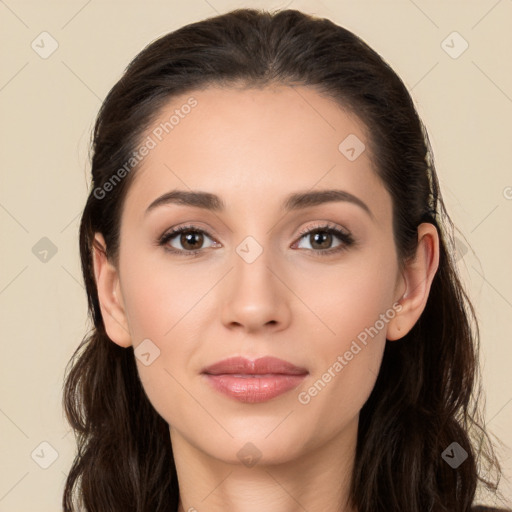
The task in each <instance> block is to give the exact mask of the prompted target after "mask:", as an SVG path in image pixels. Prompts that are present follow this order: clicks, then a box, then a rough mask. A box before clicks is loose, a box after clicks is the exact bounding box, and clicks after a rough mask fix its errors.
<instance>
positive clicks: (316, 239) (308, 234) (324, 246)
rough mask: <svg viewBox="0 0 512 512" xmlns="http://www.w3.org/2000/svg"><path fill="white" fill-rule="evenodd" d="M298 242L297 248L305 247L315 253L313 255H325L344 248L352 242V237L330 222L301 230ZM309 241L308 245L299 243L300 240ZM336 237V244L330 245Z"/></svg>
mask: <svg viewBox="0 0 512 512" xmlns="http://www.w3.org/2000/svg"><path fill="white" fill-rule="evenodd" d="M300 234H301V237H300V239H299V242H298V243H296V245H297V248H299V249H304V248H305V249H307V250H309V251H312V252H313V253H315V256H326V255H329V254H333V253H337V252H341V251H344V250H346V249H347V248H348V247H350V246H351V245H353V244H354V239H353V238H352V236H351V234H350V233H349V232H347V231H344V230H342V229H340V228H338V227H336V226H334V225H332V224H323V225H320V226H318V225H317V226H314V227H313V228H308V229H306V230H304V231H301V233H300ZM303 239H304V240H305V241H306V242H309V246H310V247H303V246H301V245H300V241H301V240H303ZM336 239H338V244H337V245H335V246H332V244H333V242H336Z"/></svg>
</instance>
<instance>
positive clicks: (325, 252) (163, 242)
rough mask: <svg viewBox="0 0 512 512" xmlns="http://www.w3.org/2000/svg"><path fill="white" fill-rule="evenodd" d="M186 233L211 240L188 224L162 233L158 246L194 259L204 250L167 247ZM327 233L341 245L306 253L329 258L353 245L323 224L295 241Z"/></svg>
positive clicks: (348, 237)
mask: <svg viewBox="0 0 512 512" xmlns="http://www.w3.org/2000/svg"><path fill="white" fill-rule="evenodd" d="M186 232H192V233H201V234H203V235H206V236H207V237H208V238H211V239H212V240H213V238H212V237H211V236H210V235H209V233H208V232H207V231H205V230H203V229H200V228H198V227H197V226H194V225H193V224H189V225H186V226H180V227H178V228H173V229H171V230H169V231H167V232H166V233H164V234H163V235H162V236H161V237H160V238H159V240H158V245H159V246H163V247H164V249H165V250H166V251H168V252H170V253H173V254H176V255H178V256H184V257H194V256H198V255H199V253H201V252H202V251H203V250H204V249H195V250H193V251H183V250H180V249H175V248H173V247H172V248H171V247H169V246H167V244H168V243H169V241H170V240H172V239H173V238H175V237H176V236H177V235H180V234H182V233H186ZM318 232H320V233H329V234H332V235H335V236H336V237H337V238H338V239H339V240H340V241H341V242H342V243H341V244H340V245H338V246H337V247H332V248H330V249H322V250H314V249H306V250H307V251H310V252H312V253H313V254H314V256H330V255H332V254H334V253H341V252H343V251H345V250H347V249H348V248H349V247H350V246H352V245H354V243H355V240H354V239H353V238H352V235H350V233H348V232H346V231H342V230H341V229H339V228H337V227H336V226H334V225H333V224H330V223H326V224H325V223H324V224H320V225H316V226H313V227H309V228H307V229H304V230H302V231H301V232H300V233H299V235H300V236H299V238H298V240H297V242H298V241H300V240H301V239H302V238H304V237H305V236H306V235H311V234H313V233H318Z"/></svg>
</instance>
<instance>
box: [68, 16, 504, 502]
mask: <svg viewBox="0 0 512 512" xmlns="http://www.w3.org/2000/svg"><path fill="white" fill-rule="evenodd" d="M92 177H93V184H92V187H91V191H90V194H89V197H88V200H87V204H86V206H85V209H84V212H83V216H82V222H81V228H80V251H81V258H82V266H83V274H84V279H85V283H86V287H87V294H88V300H89V309H90V313H91V316H92V320H93V322H94V326H93V328H92V331H91V332H90V333H89V335H88V336H87V337H86V338H85V339H84V341H83V342H82V344H81V346H80V347H79V349H77V352H76V353H75V355H74V357H73V360H72V366H71V368H70V371H69V373H68V375H67V379H66V384H65V394H64V405H65V410H66V413H67V416H68V419H69V421H70V423H71V426H72V427H73V428H74V430H75V431H76V433H77V438H78V447H79V450H78V454H77V456H76V459H75V461H74V464H73V467H72V468H71V471H70V473H69V476H68V479H67V482H66V488H65V492H64V498H63V504H64V509H65V510H66V511H71V510H78V509H77V508H74V507H75V505H76V506H78V507H82V508H80V510H82V509H83V510H90V511H93V510H95V511H96V510H101V511H105V510H119V511H121V510H122V511H128V510H133V511H152V512H154V511H179V512H184V511H193V510H197V511H201V510H207V511H217V510H222V511H253V510H254V511H255V510H258V511H260V510H265V511H294V510H308V511H316V510H322V511H344V512H370V511H407V512H427V511H429V512H440V511H450V512H453V511H458V512H459V511H460V512H463V511H464V512H466V511H469V510H472V508H471V507H472V506H473V501H474V497H475V491H476V486H477V483H478V481H481V482H482V483H484V484H485V485H486V486H487V487H488V489H490V490H492V491H496V490H497V483H493V482H491V481H488V480H486V479H484V478H483V477H482V476H481V475H479V474H478V471H477V467H479V463H480V462H481V461H484V462H485V463H486V464H487V466H488V467H489V468H490V469H495V470H496V471H497V473H498V481H499V472H500V466H499V463H498V461H497V460H496V458H495V455H494V452H493V448H492V445H491V444H490V442H489V438H488V435H487V433H486V432H485V431H484V430H483V429H482V428H481V426H480V424H481V423H482V421H481V418H480V410H479V409H478V407H477V405H478V402H476V401H473V398H474V397H473V393H474V391H475V390H476V391H478V388H477V387H476V384H475V378H476V373H477V369H478V366H477V361H478V359H477V349H478V329H477V326H476V323H475V318H474V313H473V309H472V306H471V303H470V301H469V300H468V297H467V295H466V293H465V292H464V290H463V288H462V286H461V283H460V281H459V279H458V277H457V273H456V267H455V259H454V258H453V237H452V226H451V221H450V219H449V217H448V215H447V213H446V211H445V207H444V204H443V201H442V197H441V194H440V191H439V184H438V180H437V176H436V172H435V169H434V164H433V157H432V154H431V151H430V146H429V143H428V138H427V135H426V132H425V130H424V128H423V125H422V123H421V121H420V120H419V118H418V115H417V113H416V111H415V108H414V105H413V103H412V100H411V98H410V96H409V94H408V92H407V90H406V88H405V87H404V85H403V83H402V82H401V80H400V79H399V78H398V77H397V75H396V74H395V73H394V72H393V71H392V70H391V69H390V68H389V66H388V65H387V64H386V63H385V62H384V61H383V60H382V59H381V58H380V57H379V56H378V55H377V54H376V53H375V52H374V51H373V50H372V49H370V48H369V47H368V46H367V45H366V44H365V43H364V42H363V41H361V40H360V39H359V38H357V37H356V36H355V35H353V34H352V33H350V32H348V31H347V30H345V29H343V28H341V27H339V26H336V25H335V24H333V23H332V22H330V21H328V20H325V19H318V18H315V17H311V16H308V15H305V14H302V13H300V12H298V11H294V10H286V11H281V12H277V13H274V14H270V13H267V12H260V11H256V10H248V9H243V10H242V9H241V10H236V11H233V12H230V13H227V14H225V15H221V16H218V17H215V18H211V19H208V20H205V21H202V22H199V23H194V24H191V25H188V26H186V27H183V28H181V29H179V30H177V31H175V32H172V33H170V34H168V35H166V36H164V37H162V38H160V39H158V40H157V41H155V42H153V43H152V44H151V45H149V46H148V47H147V48H146V49H144V50H143V51H142V52H141V53H140V54H139V55H138V56H137V57H136V58H135V59H134V60H133V62H132V63H131V64H130V66H129V67H128V68H127V70H126V72H125V74H124V76H123V77H122V78H121V80H120V81H119V82H118V83H117V84H116V85H115V86H114V87H113V89H112V90H111V91H110V93H109V94H108V96H107V98H106V99H105V101H104V103H103V105H102V108H101V110H100V113H99V116H98V119H97V122H96V126H95V130H94V141H93V157H92ZM75 492H76V493H77V496H75V498H76V499H74V498H73V494H74V493H75ZM74 501H75V503H74ZM473 510H478V509H473ZM480 510H481V509H480Z"/></svg>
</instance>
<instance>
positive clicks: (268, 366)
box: [203, 356, 309, 375]
mask: <svg viewBox="0 0 512 512" xmlns="http://www.w3.org/2000/svg"><path fill="white" fill-rule="evenodd" d="M203 373H207V374H209V375H221V374H236V375H265V374H280V375H304V374H306V373H309V372H308V371H307V370H306V369H305V368H301V367H299V366H295V365H294V364H292V363H289V362H288V361H284V360H282V359H278V358H276V357H270V356H266V357H260V358H259V359H256V360H255V361H251V360H250V359H246V358H245V357H230V358H228V359H224V360H222V361H219V362H217V363H214V364H212V365H211V366H208V367H207V368H204V370H203Z"/></svg>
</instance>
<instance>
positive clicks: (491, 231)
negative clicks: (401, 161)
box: [0, 0, 512, 512]
mask: <svg viewBox="0 0 512 512" xmlns="http://www.w3.org/2000/svg"><path fill="white" fill-rule="evenodd" d="M287 5H289V6H290V7H291V8H296V9H302V10H304V11H305V12H308V13H312V14H317V15H320V16H325V17H329V18H331V19H332V20H333V21H334V22H336V23H338V24H341V25H343V26H345V27H346V28H348V29H350V30H353V31H354V32H355V33H356V34H358V35H360V36H361V37H362V38H363V39H365V40H366V41H367V42H368V43H369V44H370V45H371V46H373V47H374V48H375V49H376V50H377V51H378V52H379V53H381V54H382V55H383V56H384V58H385V59H386V60H387V61H388V62H389V63H390V64H391V65H392V66H393V67H394V69H395V70H396V71H397V72H398V74H399V75H400V76H401V77H402V78H403V80H404V81H405V83H406V84H407V86H408V87H409V89H410V90H412V94H413V97H414V99H415V102H416V104H417V107H418V110H419V112H420V115H421V116H422V118H423V120H424V122H425V123H426V125H427V128H428V129H429V132H430V137H431V141H432V144H433V148H434V154H435V157H436V162H437V168H438V173H439V175H440V180H441V185H442V191H443V193H444V196H445V200H446V202H447V204H448V207H449V209H450V211H451V213H452V216H453V219H454V221H455V223H456V224H457V225H458V227H459V228H460V230H461V235H459V238H460V239H461V240H463V236H464V237H465V238H466V241H465V242H464V241H463V242H461V244H460V251H461V252H460V260H459V264H460V268H461V270H462V272H463V275H464V278H465V280H466V281H467V283H468V286H469V289H470V293H471V296H472V298H473V300H474V302H475V305H476V308H477V310H478V313H479V318H480V321H481V332H482V362H483V365H484V366H483V381H484V386H485V391H486V395H487V405H486V418H487V425H488V426H489V428H490V429H491V431H492V432H493V433H494V434H495V435H496V436H498V437H499V438H501V440H502V441H503V443H504V445H503V446H501V447H500V446H498V453H499V454H500V455H501V457H502V463H503V466H504V472H505V478H507V479H508V481H502V487H501V490H502V492H503V493H504V494H505V496H506V497H507V499H508V501H509V503H508V505H509V506H511V507H512V484H511V483H510V480H511V479H512V478H511V477H512V459H511V456H512V449H511V446H512V372H511V370H510V363H511V359H512V340H511V336H510V327H511V322H510V318H511V316H512V272H511V265H510V263H511V258H510V253H511V251H512V242H511V233H512V231H511V224H512V223H511V219H512V172H511V162H512V154H511V146H512V144H511V142H512V138H511V136H512V127H511V119H512V116H511V114H512V72H511V67H510V63H509V60H508V56H510V49H511V48H512V27H511V20H512V1H510V0H499V1H497V0H480V1H467V0H465V1H462V0H461V1H456V0H451V1H444V2H441V1H427V0H415V1H412V0H397V1H383V0H373V1H335V0H322V1H299V0H295V1H292V2H289V1H288V2H271V1H265V2H254V1H252V2H242V1H234V0H233V1H227V0H208V1H206V0H187V1H184V0H183V1H156V0H153V1H147V2H142V1H133V0H131V1H124V2H121V1H100V0H92V1H87V0H67V1H66V2H62V1H55V0H52V1H48V0H46V1H44V2H41V1H33V2H29V1H22V0H5V1H0V20H1V30H0V37H1V41H0V52H1V59H2V64H1V75H0V108H1V112H2V117H1V123H0V130H1V131H0V144H1V166H0V168H1V188H0V225H1V228H2V244H1V250H0V255H1V264H0V306H1V312H2V317H1V326H2V341H1V344H2V345H1V357H0V376H1V377H0V379H1V383H2V386H1V395H0V431H1V435H0V449H1V454H0V455H1V461H2V462H1V472H0V511H2V512H7V511H9V512H22V511H23V512H24V511H28V510H31V511H35V510H37V511H43V512H44V511H56V510H61V506H60V500H61V494H62V489H63V483H64V478H65V475H66V472H67V470H68V469H69V466H70V464H71V460H72V457H73V453H74V440H73V436H72V435H71V434H70V433H69V428H68V426H67V425H66V423H65V421H64V419H63V414H62V409H61V392H62V380H63V374H64V367H65V365H66V363H67V361H68V359H69V357H70V356H71V354H72V352H73V351H74V349H75V347H76V346H77V345H78V343H79V342H80V340H81V338H82V336H83V335H84V333H85V329H86V297H85V293H84V290H83V286H82V282H81V272H80V266H79V257H78V244H77V230H78V219H79V214H80V211H81V208H82V207H83V204H84V201H85V197H86V191H87V180H88V143H89V137H90V132H91V128H92V123H93V121H94V118H95V115H96V113H97V111H98V109H99V107H100V104H101V100H102V99H103V98H104V97H105V95H106V94H107V92H108V91H109V89H110V88H111V87H112V86H113V85H114V83H115V82H116V81H117V80H118V78H119V77H120V75H121V73H122V71H123V69H124V67H125V66H126V65H127V64H128V62H129V61H130V60H131V58H133V57H134V56H135V55H136V53H138V52H139V51H140V50H141V49H142V48H143V46H145V45H146V44H147V43H149V42H150V41H152V40H153V39H155V38H157V37H158V36H160V35H163V34H164V33H167V32H169V31H171V30H173V29H175V28H178V27H179V26H182V25H184V24H186V23H189V22H192V21H197V20H199V19H202V18H205V17H208V16H211V15H214V14H215V13H216V12H218V13H222V12H225V11H227V10H230V9H233V8H236V7H245V6H260V7H267V8H282V7H285V6H287ZM43 31H46V32H48V33H49V34H50V35H51V37H52V38H53V39H55V40H56V42H57V43H58V48H57V50H56V51H55V52H54V53H53V54H51V55H49V56H47V58H45V59H44V58H42V57H41V56H40V53H43V56H46V55H44V52H48V51H50V50H51V44H52V43H51V39H50V38H49V36H40V34H41V32H43ZM453 31H457V32H458V33H459V34H460V36H462V38H463V39H460V38H458V36H453V35H452V36H450V37H449V38H448V39H446V38H447V36H449V35H450V34H452V32H453ZM43 38H45V39H43ZM42 39H43V42H41V40H42ZM445 39H446V42H445V43H442V42H443V41H444V40H445ZM33 41H35V42H34V46H35V48H36V49H37V50H38V52H39V53H37V52H36V51H34V49H33V48H32V47H31V43H32V42H33ZM464 41H467V43H468V45H469V46H468V48H467V50H466V51H464V52H463V53H462V54H461V55H459V56H458V57H457V58H453V56H454V55H456V54H457V53H459V52H460V50H462V49H463V48H464ZM450 47H451V48H450ZM445 50H447V51H449V52H451V53H452V56H450V55H449V54H448V53H447V52H446V51H445ZM43 237H47V238H48V239H49V240H51V243H52V244H54V246H55V248H56V249H57V252H56V254H54V255H52V253H51V252H49V253H48V254H47V256H46V258H47V261H46V262H44V261H41V260H40V258H42V257H44V253H39V254H38V251H41V250H42V249H41V247H43V249H44V244H48V241H43V242H39V241H40V239H41V238H43ZM38 242H39V244H42V245H41V246H40V245H36V244H37V243H38ZM468 245H470V246H471V247H472V248H473V249H474V251H475V253H474V254H473V253H472V252H471V251H467V246H468ZM34 246H36V249H33V247H34ZM34 252H35V253H36V254H34ZM42 442H46V443H49V444H50V445H51V447H53V450H55V451H56V454H58V457H57V458H56V460H55V461H54V462H52V459H51V456H52V453H53V452H52V448H49V447H48V446H47V445H43V446H40V443H42ZM31 454H33V458H32V456H31ZM50 463H51V464H50ZM40 464H43V465H45V464H50V465H49V467H47V469H43V468H42V467H40ZM487 501H489V500H488V499H487Z"/></svg>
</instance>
